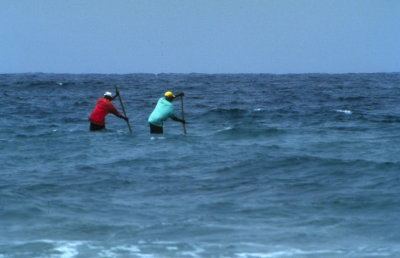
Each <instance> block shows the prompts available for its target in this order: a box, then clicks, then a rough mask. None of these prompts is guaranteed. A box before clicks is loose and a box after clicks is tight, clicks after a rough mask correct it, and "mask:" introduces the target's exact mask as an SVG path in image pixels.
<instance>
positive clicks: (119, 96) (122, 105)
mask: <svg viewBox="0 0 400 258" xmlns="http://www.w3.org/2000/svg"><path fill="white" fill-rule="evenodd" d="M115 91H116V92H118V93H119V90H118V88H117V86H115ZM118 98H119V103H121V107H122V112H124V116H125V117H127V116H126V112H125V108H124V104H122V99H121V95H120V94H118ZM126 123H127V124H128V128H129V132H130V133H131V134H132V129H131V125H130V124H129V121H126Z"/></svg>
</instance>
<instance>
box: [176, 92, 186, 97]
mask: <svg viewBox="0 0 400 258" xmlns="http://www.w3.org/2000/svg"><path fill="white" fill-rule="evenodd" d="M176 96H177V97H183V96H185V93H183V92H181V93H179V94H178V95H176Z"/></svg>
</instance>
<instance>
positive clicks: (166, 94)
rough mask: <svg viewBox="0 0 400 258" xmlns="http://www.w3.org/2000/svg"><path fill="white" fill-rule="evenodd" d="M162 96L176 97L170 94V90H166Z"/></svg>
mask: <svg viewBox="0 0 400 258" xmlns="http://www.w3.org/2000/svg"><path fill="white" fill-rule="evenodd" d="M164 96H165V97H166V98H170V97H173V98H176V97H175V95H174V94H172V92H170V91H167V92H166V93H165V94H164Z"/></svg>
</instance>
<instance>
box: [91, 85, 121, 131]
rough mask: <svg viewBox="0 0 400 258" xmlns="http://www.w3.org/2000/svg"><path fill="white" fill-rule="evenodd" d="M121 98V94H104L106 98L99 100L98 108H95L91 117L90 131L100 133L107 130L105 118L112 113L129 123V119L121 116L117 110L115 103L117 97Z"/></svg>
mask: <svg viewBox="0 0 400 258" xmlns="http://www.w3.org/2000/svg"><path fill="white" fill-rule="evenodd" d="M118 96H119V92H118V91H117V92H116V93H115V96H114V97H113V96H112V93H111V92H109V91H107V92H106V93H104V98H99V99H98V100H97V104H96V107H95V108H94V110H93V112H92V114H91V115H90V116H89V121H90V131H98V130H102V129H105V119H104V118H105V116H106V115H107V114H108V113H112V114H114V115H115V116H117V117H119V118H122V119H124V120H125V121H128V118H127V117H125V116H123V115H121V114H120V113H119V112H118V110H117V109H116V108H115V106H114V105H113V103H111V101H113V100H114V99H115V98H116V97H118Z"/></svg>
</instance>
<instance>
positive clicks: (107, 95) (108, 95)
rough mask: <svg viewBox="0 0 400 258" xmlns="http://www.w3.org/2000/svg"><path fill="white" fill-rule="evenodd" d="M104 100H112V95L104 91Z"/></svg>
mask: <svg viewBox="0 0 400 258" xmlns="http://www.w3.org/2000/svg"><path fill="white" fill-rule="evenodd" d="M104 98H105V99H108V100H112V93H111V92H109V91H106V92H105V93H104Z"/></svg>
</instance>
